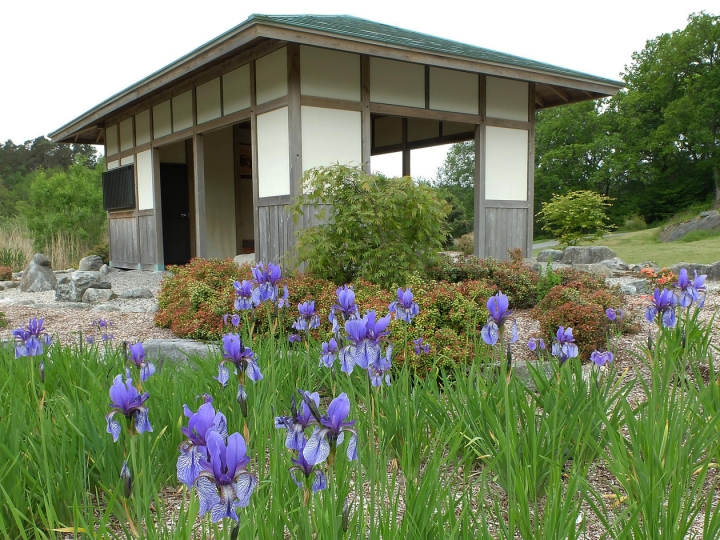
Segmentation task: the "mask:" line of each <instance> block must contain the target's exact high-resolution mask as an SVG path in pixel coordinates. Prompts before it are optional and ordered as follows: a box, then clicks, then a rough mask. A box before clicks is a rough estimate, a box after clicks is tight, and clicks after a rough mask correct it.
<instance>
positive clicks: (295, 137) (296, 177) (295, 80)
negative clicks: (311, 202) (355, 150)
mask: <svg viewBox="0 0 720 540" xmlns="http://www.w3.org/2000/svg"><path fill="white" fill-rule="evenodd" d="M287 55H288V58H287V60H288V64H287V67H288V75H287V76H288V136H289V151H290V201H291V202H294V201H295V199H296V197H297V196H298V195H300V194H302V189H303V188H302V174H303V170H302V118H301V116H302V114H301V113H302V111H301V106H300V45H298V44H297V43H288V45H287ZM286 208H287V207H286ZM304 225H305V223H304V219H303V220H302V221H301V222H300V223H298V224H297V227H296V226H295V224H294V223H293V220H292V219H287V220H285V227H287V229H288V230H287V231H283V230H279V231H277V234H279V235H286V238H287V241H288V245H286V246H285V251H286V253H285V255H286V256H287V255H290V254H292V252H293V251H294V247H295V231H296V229H300V228H302V227H304ZM279 255H280V256H281V257H282V256H283V254H282V253H280V254H279Z"/></svg>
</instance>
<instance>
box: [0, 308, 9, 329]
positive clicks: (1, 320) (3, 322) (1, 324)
mask: <svg viewBox="0 0 720 540" xmlns="http://www.w3.org/2000/svg"><path fill="white" fill-rule="evenodd" d="M7 324H8V323H7V319H6V318H5V314H4V313H3V312H2V311H0V328H7Z"/></svg>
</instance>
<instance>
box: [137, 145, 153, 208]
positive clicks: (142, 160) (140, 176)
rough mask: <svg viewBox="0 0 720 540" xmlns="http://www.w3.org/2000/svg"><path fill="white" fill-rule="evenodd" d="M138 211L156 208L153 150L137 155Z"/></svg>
mask: <svg viewBox="0 0 720 540" xmlns="http://www.w3.org/2000/svg"><path fill="white" fill-rule="evenodd" d="M136 169H137V192H138V210H151V209H152V208H154V197H153V164H152V150H145V151H144V152H138V155H137V166H136Z"/></svg>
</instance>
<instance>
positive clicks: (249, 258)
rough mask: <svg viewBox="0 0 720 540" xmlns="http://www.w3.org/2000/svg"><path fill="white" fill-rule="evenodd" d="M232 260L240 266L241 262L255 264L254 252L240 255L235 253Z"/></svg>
mask: <svg viewBox="0 0 720 540" xmlns="http://www.w3.org/2000/svg"><path fill="white" fill-rule="evenodd" d="M233 260H234V261H235V264H237V265H238V266H242V265H243V264H255V254H254V253H243V254H241V255H236V256H235V258H234V259H233Z"/></svg>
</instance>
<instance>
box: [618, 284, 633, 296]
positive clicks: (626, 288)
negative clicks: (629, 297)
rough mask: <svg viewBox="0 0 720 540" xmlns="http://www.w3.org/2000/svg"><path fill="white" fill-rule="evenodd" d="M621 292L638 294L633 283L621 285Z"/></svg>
mask: <svg viewBox="0 0 720 540" xmlns="http://www.w3.org/2000/svg"><path fill="white" fill-rule="evenodd" d="M620 292H621V293H623V294H637V289H636V288H635V287H633V286H632V285H628V284H625V285H620Z"/></svg>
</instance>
